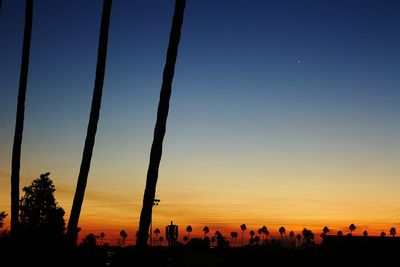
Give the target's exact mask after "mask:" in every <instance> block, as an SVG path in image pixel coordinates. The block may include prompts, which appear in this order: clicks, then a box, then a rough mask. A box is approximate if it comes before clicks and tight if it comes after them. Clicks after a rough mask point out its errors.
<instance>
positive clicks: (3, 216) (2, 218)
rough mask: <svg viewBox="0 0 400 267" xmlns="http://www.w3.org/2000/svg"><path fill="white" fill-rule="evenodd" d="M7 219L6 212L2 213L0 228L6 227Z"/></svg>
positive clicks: (0, 213)
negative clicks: (5, 221)
mask: <svg viewBox="0 0 400 267" xmlns="http://www.w3.org/2000/svg"><path fill="white" fill-rule="evenodd" d="M6 217H7V213H6V212H5V211H2V212H0V228H3V226H4V219H5V218H6Z"/></svg>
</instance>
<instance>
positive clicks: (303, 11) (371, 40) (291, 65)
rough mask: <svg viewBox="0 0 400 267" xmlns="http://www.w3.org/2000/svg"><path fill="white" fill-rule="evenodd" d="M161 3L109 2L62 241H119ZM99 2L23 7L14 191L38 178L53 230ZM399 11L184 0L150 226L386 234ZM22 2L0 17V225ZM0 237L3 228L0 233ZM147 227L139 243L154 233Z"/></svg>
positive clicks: (392, 214) (65, 192)
mask: <svg viewBox="0 0 400 267" xmlns="http://www.w3.org/2000/svg"><path fill="white" fill-rule="evenodd" d="M173 8H174V1H170V0H168V1H159V0H146V1H145V0H141V1H128V0H117V1H114V3H113V7H112V14H111V24H110V32H109V43H108V48H109V49H108V55H107V67H106V75H105V83H104V89H103V99H102V107H101V114H100V121H99V124H98V131H97V135H96V143H95V147H94V153H93V158H92V164H91V169H90V173H89V180H88V185H87V189H86V194H85V200H84V203H83V207H82V212H81V217H80V221H79V225H80V226H81V227H82V232H83V234H85V233H89V232H95V233H99V232H105V233H106V239H108V241H109V242H114V241H115V240H116V238H118V233H119V231H120V230H121V229H125V230H126V231H127V233H128V243H129V242H131V243H132V242H134V238H133V237H134V234H135V232H136V230H137V225H138V221H139V214H140V209H141V201H142V197H143V191H144V185H145V178H146V172H147V167H148V161H149V151H150V146H151V142H152V137H153V129H154V124H155V119H156V109H157V105H158V100H159V91H160V87H161V78H162V71H163V67H164V63H165V54H166V49H167V46H168V37H169V31H170V26H171V21H172V15H173ZM101 9H102V1H95V0H91V1H77V0H74V1H64V0H63V1H51V0H37V1H35V3H34V15H33V29H32V40H31V54H30V66H29V78H28V86H27V96H26V106H25V107H26V109H25V124H24V134H23V143H22V158H21V188H22V187H23V186H27V185H29V184H30V183H31V181H32V180H33V179H35V178H38V177H39V175H40V174H41V173H45V172H47V171H49V172H50V173H51V175H50V177H51V179H52V180H53V181H54V183H55V186H56V189H57V191H56V198H57V201H58V203H59V204H60V205H61V206H62V207H63V208H64V209H65V211H66V216H65V219H66V220H68V216H69V212H70V208H71V204H72V199H73V195H74V190H75V186H76V180H77V176H78V172H79V166H80V161H81V157H82V150H83V144H84V140H85V136H86V129H87V123H88V119H89V112H90V104H91V97H92V90H93V85H94V75H95V66H96V56H97V45H98V35H99V29H100V16H101ZM399 12H400V2H399V1H395V0H392V1H391V0H385V1H368V0H337V1H333V0H318V1H317V0H315V1H313V0H305V1H294V0H279V1H278V0H275V1H272V0H268V1H261V0H259V1H257V0H252V1H248V0H246V1H245V0H231V1H228V0H226V1H222V0H218V1H210V0H188V1H187V5H186V10H185V17H184V24H183V29H182V36H181V43H180V47H179V53H178V59H177V63H176V69H175V77H174V81H173V88H172V96H171V101H170V111H169V117H168V122H167V132H166V136H165V139H164V149H163V157H162V160H161V166H160V172H159V180H158V186H157V194H156V195H157V198H159V199H161V202H160V204H159V206H157V207H155V209H154V211H153V225H154V226H153V227H154V228H155V227H159V228H161V229H164V227H165V225H167V224H169V222H170V221H171V220H172V221H174V222H175V223H176V224H178V225H179V226H180V227H181V229H182V230H181V233H180V235H181V237H182V236H183V234H184V230H183V229H184V228H185V227H186V226H187V225H189V224H190V225H192V227H193V233H192V236H196V235H197V236H199V235H201V234H202V233H201V230H202V228H203V227H204V226H205V225H208V226H209V227H210V228H211V232H214V231H216V230H220V231H222V232H223V233H224V234H225V235H229V233H230V231H239V230H240V229H239V226H240V225H241V224H242V223H245V224H247V226H248V229H249V230H251V229H253V230H257V229H258V228H260V227H261V226H262V225H266V226H267V227H268V229H269V230H270V232H274V231H277V230H278V228H279V227H280V226H282V225H284V226H285V227H286V229H287V230H288V231H289V230H294V231H301V230H302V229H303V228H304V227H307V228H310V229H313V230H314V231H315V232H317V233H319V232H321V229H322V228H323V226H325V225H328V227H329V228H331V229H332V232H336V231H338V230H343V231H347V232H348V230H347V228H348V225H350V224H351V223H354V224H356V226H358V228H359V229H360V230H358V231H356V234H357V232H359V234H361V233H362V230H364V229H367V230H368V231H369V232H371V233H380V231H383V230H385V231H386V232H388V229H389V228H390V227H392V226H395V227H396V226H397V227H400V210H399V209H398V207H399V206H400V197H399V195H398V192H399V190H400V179H399V178H400V169H399V166H400V152H399V151H400V138H399V137H400V124H399V120H398V119H399V116H400V105H399V101H400V50H399V47H400V16H398V14H399ZM23 25H24V1H22V0H15V1H7V0H5V1H3V7H2V9H1V11H0V40H1V41H0V76H1V78H0V127H1V131H0V210H5V211H7V212H9V210H10V173H11V150H12V141H13V134H14V125H15V113H16V104H17V93H18V82H19V71H20V64H21V51H22V38H23ZM6 222H7V223H9V218H7V221H6ZM154 228H153V229H154Z"/></svg>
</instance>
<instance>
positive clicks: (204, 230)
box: [203, 226, 210, 237]
mask: <svg viewBox="0 0 400 267" xmlns="http://www.w3.org/2000/svg"><path fill="white" fill-rule="evenodd" d="M203 232H204V237H206V235H207V234H208V233H209V232H210V228H208V226H204V228H203Z"/></svg>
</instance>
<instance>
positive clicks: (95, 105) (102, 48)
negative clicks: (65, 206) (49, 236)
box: [67, 0, 112, 243]
mask: <svg viewBox="0 0 400 267" xmlns="http://www.w3.org/2000/svg"><path fill="white" fill-rule="evenodd" d="M111 6H112V0H104V4H103V14H102V17H101V27H100V37H99V47H98V52H97V66H96V78H95V82H94V89H93V98H92V107H91V110H90V118H89V124H88V128H87V134H86V140H85V146H84V149H83V155H82V161H81V167H80V170H79V176H78V181H77V184H76V190H75V196H74V201H73V203H72V208H71V214H70V217H69V221H68V227H67V238H68V239H69V240H70V241H71V242H73V243H76V240H77V234H78V232H77V227H78V221H79V215H80V213H81V208H82V203H83V197H84V195H85V189H86V184H87V179H88V175H89V169H90V161H91V160H92V153H93V147H94V142H95V138H96V131H97V123H98V121H99V115H100V106H101V97H102V93H103V83H104V74H105V69H106V58H107V45H108V28H109V25H110V15H111Z"/></svg>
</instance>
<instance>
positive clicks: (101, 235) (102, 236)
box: [100, 232, 106, 246]
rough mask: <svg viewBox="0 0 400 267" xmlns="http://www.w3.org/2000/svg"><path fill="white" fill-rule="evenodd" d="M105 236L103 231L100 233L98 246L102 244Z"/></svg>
mask: <svg viewBox="0 0 400 267" xmlns="http://www.w3.org/2000/svg"><path fill="white" fill-rule="evenodd" d="M105 236H106V234H105V233H103V232H101V233H100V246H102V245H103V239H104V237H105Z"/></svg>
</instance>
